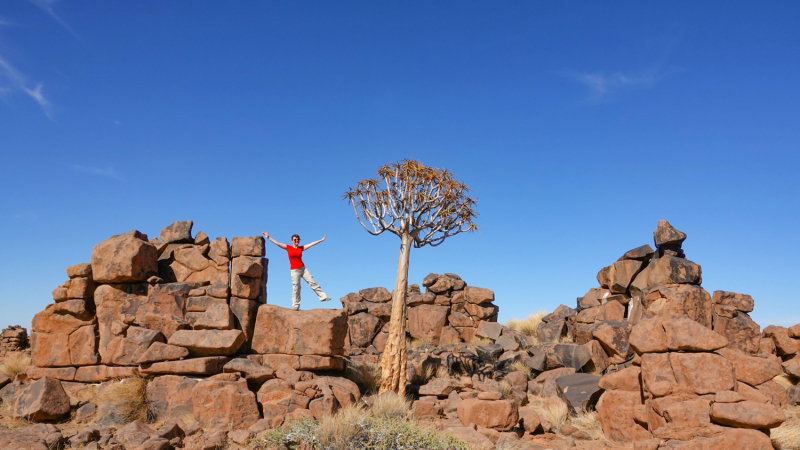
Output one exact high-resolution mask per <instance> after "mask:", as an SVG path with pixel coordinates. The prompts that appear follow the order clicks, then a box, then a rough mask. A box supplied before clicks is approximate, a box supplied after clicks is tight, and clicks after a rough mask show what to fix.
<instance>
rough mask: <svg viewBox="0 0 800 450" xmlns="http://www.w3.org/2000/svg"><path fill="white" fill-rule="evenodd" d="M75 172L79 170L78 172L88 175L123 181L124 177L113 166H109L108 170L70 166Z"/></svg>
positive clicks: (76, 165)
mask: <svg viewBox="0 0 800 450" xmlns="http://www.w3.org/2000/svg"><path fill="white" fill-rule="evenodd" d="M70 167H71V168H72V169H73V170H77V171H78V172H83V173H88V174H91V175H97V176H101V177H106V178H113V179H115V180H121V179H122V177H121V176H120V175H119V174H118V173H117V172H116V171H115V170H114V168H113V167H111V165H108V166H107V167H106V168H102V167H93V166H82V165H78V164H73V165H70Z"/></svg>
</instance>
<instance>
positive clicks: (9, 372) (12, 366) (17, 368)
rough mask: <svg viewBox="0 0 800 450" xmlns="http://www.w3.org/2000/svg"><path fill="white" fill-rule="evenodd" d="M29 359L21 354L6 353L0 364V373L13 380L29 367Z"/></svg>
mask: <svg viewBox="0 0 800 450" xmlns="http://www.w3.org/2000/svg"><path fill="white" fill-rule="evenodd" d="M30 365H31V357H30V356H28V355H26V354H25V353H22V352H12V353H8V354H7V355H6V357H5V358H4V359H3V363H2V364H0V373H1V374H3V375H5V376H7V377H9V378H11V379H14V378H15V377H16V376H17V375H18V374H20V373H22V372H24V371H25V369H27V368H28V367H30Z"/></svg>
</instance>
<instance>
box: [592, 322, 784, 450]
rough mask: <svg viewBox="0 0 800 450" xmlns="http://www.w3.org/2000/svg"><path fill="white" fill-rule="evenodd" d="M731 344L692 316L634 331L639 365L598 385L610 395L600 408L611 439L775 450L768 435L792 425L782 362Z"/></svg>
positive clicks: (651, 444)
mask: <svg viewBox="0 0 800 450" xmlns="http://www.w3.org/2000/svg"><path fill="white" fill-rule="evenodd" d="M728 344H729V342H728V339H727V338H725V337H724V336H722V335H721V334H719V333H716V332H714V331H712V330H710V329H709V328H708V327H706V326H703V325H702V324H700V323H698V322H696V321H695V320H692V319H690V318H689V317H686V316H684V317H679V318H667V317H662V316H656V317H653V318H648V319H644V320H642V321H641V322H640V323H638V324H637V325H636V326H634V327H633V330H632V333H631V335H630V346H631V348H632V349H633V350H634V351H635V352H636V356H637V358H636V359H635V360H634V363H633V365H630V366H628V367H626V368H624V369H622V370H619V371H615V372H611V373H609V374H607V375H605V376H604V377H603V378H602V379H601V380H600V384H599V385H600V387H601V388H603V389H605V392H604V393H603V395H602V397H601V398H600V400H599V402H598V403H597V411H598V413H599V418H600V421H601V423H602V425H603V430H604V432H605V434H606V436H608V437H609V438H611V439H613V440H616V441H623V442H632V441H635V442H636V444H635V446H636V448H643V449H644V448H647V449H651V448H652V449H656V448H684V447H681V445H683V444H686V443H687V442H688V441H692V442H695V444H697V445H699V446H702V448H748V449H771V448H772V445H771V443H770V439H769V435H768V433H764V432H762V430H767V429H769V428H774V427H777V426H779V425H780V424H781V423H783V422H784V421H785V420H786V417H785V416H784V413H783V412H782V411H781V409H780V407H779V406H781V402H780V401H779V400H778V399H777V398H775V397H774V396H773V392H774V390H775V388H776V386H775V382H774V381H772V378H773V377H775V376H777V375H778V374H780V372H781V365H780V360H779V359H778V358H776V357H774V356H770V355H759V356H751V355H747V354H745V353H744V352H742V351H740V350H738V349H732V348H726V347H728ZM665 441H666V442H667V443H668V444H669V445H668V446H666V447H665ZM687 445H688V444H687ZM686 448H693V447H688V446H687V447H686ZM698 448H700V447H698Z"/></svg>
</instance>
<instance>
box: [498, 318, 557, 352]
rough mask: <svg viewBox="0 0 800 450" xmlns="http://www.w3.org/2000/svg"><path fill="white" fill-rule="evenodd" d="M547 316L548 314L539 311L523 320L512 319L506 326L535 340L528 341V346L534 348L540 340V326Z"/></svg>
mask: <svg viewBox="0 0 800 450" xmlns="http://www.w3.org/2000/svg"><path fill="white" fill-rule="evenodd" d="M546 315H547V313H546V312H544V311H538V312H536V313H534V314H531V315H530V316H528V317H526V318H524V319H521V320H520V319H511V320H509V321H508V322H507V323H506V326H507V327H508V328H511V329H514V330H517V331H519V332H520V333H522V334H524V335H526V336H530V337H531V338H533V339H529V340H528V345H530V346H534V345H536V344H538V340H537V339H536V334H537V332H538V331H539V324H540V323H542V318H543V317H544V316H546Z"/></svg>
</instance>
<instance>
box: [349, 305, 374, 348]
mask: <svg viewBox="0 0 800 450" xmlns="http://www.w3.org/2000/svg"><path fill="white" fill-rule="evenodd" d="M381 325H382V323H381V320H380V319H378V318H377V317H375V316H373V315H372V314H368V313H365V312H362V313H358V314H354V315H352V316H349V317H348V318H347V327H348V329H349V330H350V345H352V346H353V347H360V348H366V347H368V346H369V345H370V343H372V339H374V338H375V335H376V334H377V333H378V331H379V330H380V328H381Z"/></svg>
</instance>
